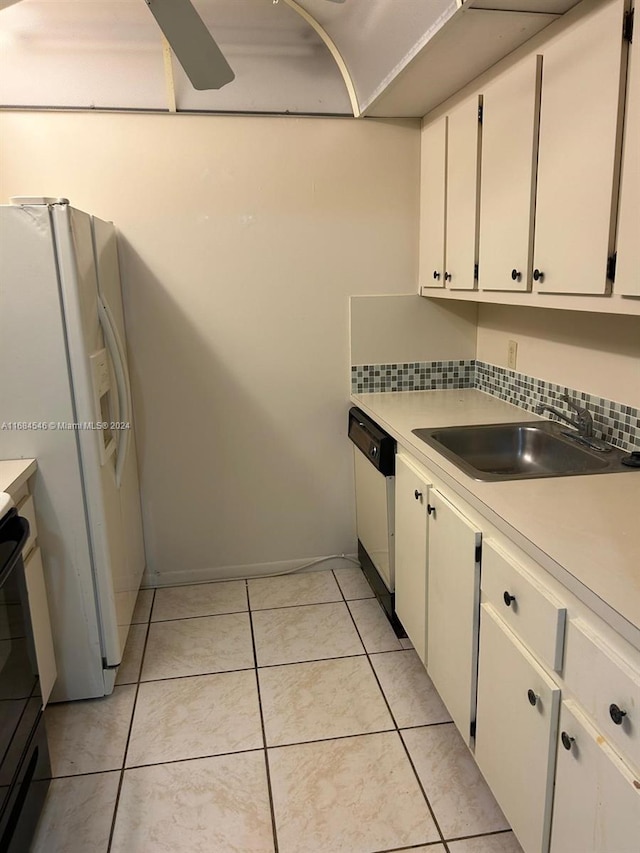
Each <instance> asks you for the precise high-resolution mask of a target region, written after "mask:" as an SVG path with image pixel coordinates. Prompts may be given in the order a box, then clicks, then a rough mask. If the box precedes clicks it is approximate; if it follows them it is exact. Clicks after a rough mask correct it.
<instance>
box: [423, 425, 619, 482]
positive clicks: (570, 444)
mask: <svg viewBox="0 0 640 853" xmlns="http://www.w3.org/2000/svg"><path fill="white" fill-rule="evenodd" d="M413 433H414V434H415V435H417V436H418V438H420V439H422V441H424V442H426V443H427V444H428V445H429V446H430V447H433V448H435V449H436V450H438V451H439V452H440V453H441V454H442V455H443V456H445V457H446V458H447V459H449V460H450V461H451V462H453V463H454V464H455V465H457V466H458V468H460V469H461V470H462V471H464V472H465V473H466V474H469V476H471V477H473V478H474V479H476V480H488V481H495V480H528V479H530V478H534V477H568V476H575V475H578V474H606V473H612V472H619V473H621V472H624V471H631V470H633V469H632V468H628V467H626V466H624V465H622V464H621V462H620V460H621V459H622V457H623V456H625V455H626V454H625V453H624V451H621V450H617V449H616V448H612V449H611V450H610V452H607V453H603V452H598V451H595V450H591V449H589V448H587V447H586V446H584V445H581V444H580V443H579V442H578V441H577V440H576V439H575V438H571V437H569V436H568V435H567V434H566V430H564V429H562V427H560V426H559V425H558V424H557V423H553V422H551V421H533V422H528V423H509V424H483V425H479V426H464V427H436V428H434V429H414V430H413Z"/></svg>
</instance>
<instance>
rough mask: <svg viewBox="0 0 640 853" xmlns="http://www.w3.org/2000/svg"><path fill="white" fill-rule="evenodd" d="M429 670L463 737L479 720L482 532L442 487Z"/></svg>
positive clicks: (432, 534)
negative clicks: (479, 620)
mask: <svg viewBox="0 0 640 853" xmlns="http://www.w3.org/2000/svg"><path fill="white" fill-rule="evenodd" d="M427 512H428V513H429V534H428V539H429V541H428V555H429V558H428V566H429V570H428V586H429V595H428V598H427V648H428V657H427V671H428V673H429V677H430V678H431V680H432V681H433V683H434V685H435V687H436V690H437V691H438V693H439V694H440V696H441V698H442V700H443V702H444V704H445V705H446V706H447V710H448V711H449V713H450V714H451V718H452V720H453V721H454V723H455V724H456V726H457V727H458V730H459V731H460V734H461V735H462V737H463V738H464V740H465V741H466V742H467V744H468V743H469V742H470V740H471V738H472V722H473V720H474V718H475V698H476V672H477V650H478V599H479V595H480V543H481V541H482V534H481V533H480V531H479V530H478V529H477V528H476V527H475V526H474V525H473V524H472V523H471V522H470V521H469V520H468V519H467V518H466V517H465V516H464V515H463V514H462V513H461V512H460V511H459V510H458V509H457V508H456V507H455V506H454V505H453V504H452V503H451V502H450V501H448V500H447V499H446V498H445V497H444V496H443V495H442V494H440V492H439V491H438V490H437V489H430V490H429V504H428V507H427Z"/></svg>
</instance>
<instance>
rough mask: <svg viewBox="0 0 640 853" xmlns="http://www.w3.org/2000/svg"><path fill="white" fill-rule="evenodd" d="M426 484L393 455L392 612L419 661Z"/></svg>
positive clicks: (423, 639)
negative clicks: (393, 598) (394, 483)
mask: <svg viewBox="0 0 640 853" xmlns="http://www.w3.org/2000/svg"><path fill="white" fill-rule="evenodd" d="M428 491H429V484H428V483H427V482H426V480H425V479H424V477H422V476H421V474H420V473H419V472H418V470H417V469H416V468H415V467H414V466H413V465H412V464H411V463H410V462H409V460H407V459H406V458H405V457H403V456H401V455H400V454H398V456H397V457H396V494H395V499H396V500H395V504H396V525H395V549H396V558H395V565H396V597H395V609H396V615H397V616H398V618H399V619H400V621H401V622H402V626H403V628H404V629H405V631H406V632H407V634H408V636H409V639H410V640H411V642H412V643H413V646H414V648H415V650H416V652H417V653H418V655H419V657H420V660H421V661H422V662H423V663H425V664H426V661H427V627H426V619H427V494H428Z"/></svg>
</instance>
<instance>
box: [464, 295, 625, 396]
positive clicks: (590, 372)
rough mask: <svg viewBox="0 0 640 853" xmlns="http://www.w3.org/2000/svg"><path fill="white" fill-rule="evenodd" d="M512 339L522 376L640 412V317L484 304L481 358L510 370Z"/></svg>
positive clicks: (480, 317) (480, 314) (480, 320)
mask: <svg viewBox="0 0 640 853" xmlns="http://www.w3.org/2000/svg"><path fill="white" fill-rule="evenodd" d="M508 340H514V341H516V342H517V344H518V361H517V370H518V371H519V372H520V373H526V374H527V375H529V376H535V377H537V378H539V379H545V380H547V381H548V382H554V383H557V384H558V385H566V386H567V387H568V388H574V389H576V390H578V391H586V392H588V393H590V394H595V395H597V396H601V397H604V398H606V399H608V400H614V401H616V402H619V403H625V404H626V405H628V406H634V407H636V408H640V317H624V316H618V315H610V314H591V313H585V312H582V311H553V310H551V309H545V308H521V307H514V306H509V305H485V304H481V305H480V306H479V312H478V346H477V358H478V359H480V360H481V361H488V362H490V363H491V364H498V365H501V366H502V367H506V366H507V341H508Z"/></svg>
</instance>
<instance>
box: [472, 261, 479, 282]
mask: <svg viewBox="0 0 640 853" xmlns="http://www.w3.org/2000/svg"><path fill="white" fill-rule="evenodd" d="M473 279H474V281H477V280H478V264H474V265H473Z"/></svg>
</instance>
